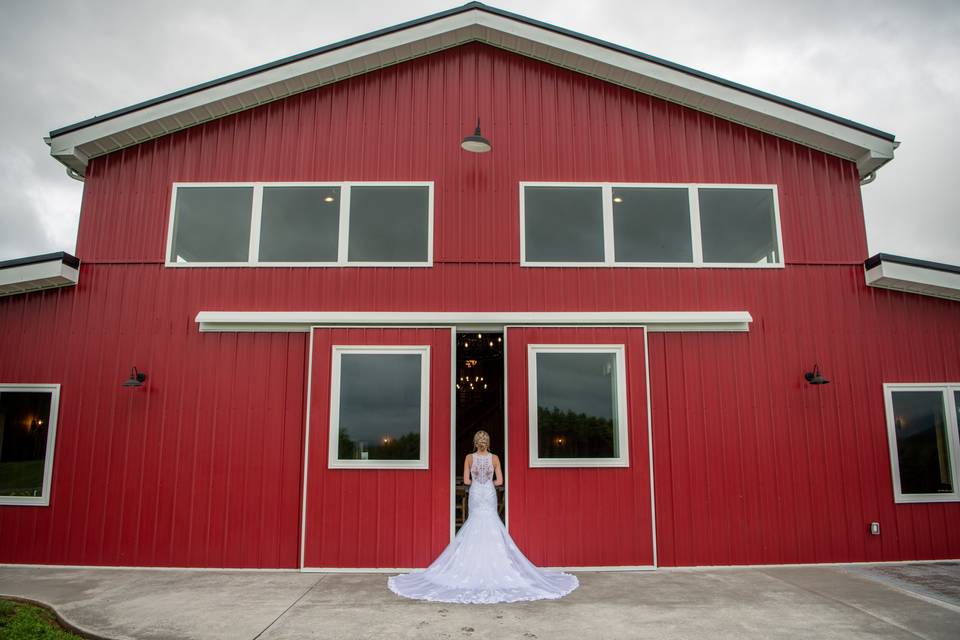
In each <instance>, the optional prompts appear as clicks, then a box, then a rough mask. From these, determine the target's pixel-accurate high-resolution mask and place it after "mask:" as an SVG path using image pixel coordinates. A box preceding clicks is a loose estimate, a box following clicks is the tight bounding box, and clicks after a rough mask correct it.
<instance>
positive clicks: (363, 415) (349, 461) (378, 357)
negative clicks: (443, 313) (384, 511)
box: [329, 346, 430, 469]
mask: <svg viewBox="0 0 960 640" xmlns="http://www.w3.org/2000/svg"><path fill="white" fill-rule="evenodd" d="M429 387H430V347H428V346H423V347H405V346H404V347H400V346H397V347H392V346H390V347H384V346H377V347H341V346H337V347H334V349H333V377H332V381H331V392H330V456H329V461H330V467H346V468H371V467H372V468H394V467H407V468H417V469H426V468H427V466H428V457H427V455H428V449H427V443H428V441H429V435H428V426H429V424H430V417H429V398H430V393H429Z"/></svg>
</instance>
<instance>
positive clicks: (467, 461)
mask: <svg viewBox="0 0 960 640" xmlns="http://www.w3.org/2000/svg"><path fill="white" fill-rule="evenodd" d="M463 461H464V462H466V463H470V462H473V454H472V453H468V454H467V457H466V458H464V459H463Z"/></svg>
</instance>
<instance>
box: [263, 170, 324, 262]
mask: <svg viewBox="0 0 960 640" xmlns="http://www.w3.org/2000/svg"><path fill="white" fill-rule="evenodd" d="M262 211H263V214H262V218H261V222H260V260H261V261H264V262H336V261H337V246H338V245H337V243H338V240H339V238H338V232H339V228H340V187H264V188H263V209H262Z"/></svg>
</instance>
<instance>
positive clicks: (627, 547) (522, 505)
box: [506, 328, 654, 567]
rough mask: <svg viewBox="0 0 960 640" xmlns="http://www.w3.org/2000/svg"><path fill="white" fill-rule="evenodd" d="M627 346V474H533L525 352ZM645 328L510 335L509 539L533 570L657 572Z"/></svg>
mask: <svg viewBox="0 0 960 640" xmlns="http://www.w3.org/2000/svg"><path fill="white" fill-rule="evenodd" d="M530 344H622V345H624V348H625V358H626V362H625V365H626V373H627V379H626V385H625V387H626V390H627V438H628V443H627V446H628V449H629V462H630V466H629V467H609V468H603V467H572V468H553V469H547V468H531V467H530V466H529V464H528V460H529V453H530V446H529V440H530V438H529V435H528V418H527V416H528V413H527V411H528V406H529V401H528V395H527V393H528V383H527V373H528V367H527V347H528V345H530ZM643 351H644V345H643V329H640V328H633V329H603V328H562V329H559V328H557V329H547V328H529V329H521V328H509V329H508V330H507V384H508V385H509V386H508V390H507V398H508V399H509V406H508V408H507V412H508V413H507V416H508V422H507V440H508V443H509V456H508V457H507V460H508V462H507V467H508V468H507V474H506V481H507V496H508V501H509V504H508V509H509V513H510V522H509V525H510V535H511V536H512V537H513V539H514V541H515V542H516V543H517V546H519V547H520V549H521V550H522V551H523V552H524V554H525V555H526V556H527V557H528V558H529V559H530V561H531V562H533V563H534V564H538V565H541V566H549V567H578V566H579V567H597V566H608V567H609V566H621V567H622V566H652V565H653V564H654V560H653V514H652V511H651V508H650V450H649V442H648V440H649V438H648V434H647V389H646V387H647V385H646V380H645V378H646V363H645V362H644V353H643Z"/></svg>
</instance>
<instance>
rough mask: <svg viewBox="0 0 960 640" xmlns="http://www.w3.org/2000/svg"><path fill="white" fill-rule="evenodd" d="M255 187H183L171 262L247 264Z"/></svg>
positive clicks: (180, 194) (180, 192)
mask: <svg viewBox="0 0 960 640" xmlns="http://www.w3.org/2000/svg"><path fill="white" fill-rule="evenodd" d="M252 207H253V187H180V188H178V189H177V191H176V206H175V209H174V214H173V215H174V223H173V244H172V246H171V250H170V261H171V262H246V261H247V257H248V255H249V253H250V212H251V210H252Z"/></svg>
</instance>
